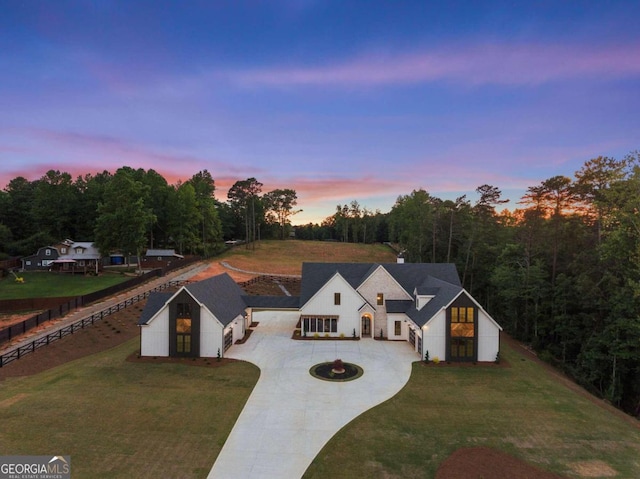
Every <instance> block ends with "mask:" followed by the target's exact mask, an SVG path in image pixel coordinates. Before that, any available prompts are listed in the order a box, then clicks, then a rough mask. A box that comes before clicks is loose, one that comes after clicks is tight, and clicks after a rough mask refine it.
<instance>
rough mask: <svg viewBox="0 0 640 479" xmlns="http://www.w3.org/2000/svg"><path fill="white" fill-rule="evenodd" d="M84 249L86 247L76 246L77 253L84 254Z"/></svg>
mask: <svg viewBox="0 0 640 479" xmlns="http://www.w3.org/2000/svg"><path fill="white" fill-rule="evenodd" d="M83 249H84V248H81V247H78V248H76V254H82V250H83Z"/></svg>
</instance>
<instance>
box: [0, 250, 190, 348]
mask: <svg viewBox="0 0 640 479" xmlns="http://www.w3.org/2000/svg"><path fill="white" fill-rule="evenodd" d="M196 261H200V258H198V257H193V258H189V259H185V260H183V261H181V262H180V263H174V264H172V265H170V266H166V267H164V268H162V269H154V270H151V271H149V272H147V273H144V274H143V275H140V276H137V277H135V278H132V279H130V280H128V281H125V282H123V283H120V284H116V285H113V286H110V287H108V288H105V289H101V290H100V291H96V292H94V293H89V294H85V295H84V296H78V297H73V298H48V301H51V302H52V303H54V304H56V303H57V304H56V305H55V306H53V307H50V309H48V310H47V311H44V312H42V313H40V314H36V315H34V316H31V317H30V318H27V319H25V320H24V321H21V322H19V323H16V324H14V325H12V326H7V327H6V328H2V329H0V344H3V343H6V342H9V341H11V339H13V338H15V337H16V336H19V335H21V334H24V333H26V332H27V331H29V330H30V329H33V328H35V327H37V326H39V325H41V324H42V323H45V322H47V321H50V320H52V319H56V318H61V317H62V316H64V315H65V314H67V313H69V312H70V311H73V310H75V309H78V308H80V307H82V306H85V305H87V304H91V303H94V302H96V301H98V300H100V299H103V298H107V297H109V296H113V295H115V294H118V293H120V292H122V291H125V290H127V289H131V288H134V287H136V286H138V285H140V284H142V283H145V282H147V281H149V280H150V279H153V278H156V277H161V276H164V275H165V274H166V273H168V272H169V271H172V270H174V269H178V268H182V267H184V266H187V265H189V264H191V263H195V262H196ZM6 301H7V303H6V304H5V303H3V302H2V301H0V310H1V311H2V312H8V311H12V309H10V306H11V305H14V303H12V302H13V301H21V300H6ZM24 301H25V303H24V304H23V306H25V305H27V304H31V305H32V306H33V304H32V303H30V302H29V300H24ZM50 304H51V303H50ZM25 309H26V310H28V309H30V308H28V307H26V306H25V307H24V308H23V309H22V310H25ZM33 309H40V308H33Z"/></svg>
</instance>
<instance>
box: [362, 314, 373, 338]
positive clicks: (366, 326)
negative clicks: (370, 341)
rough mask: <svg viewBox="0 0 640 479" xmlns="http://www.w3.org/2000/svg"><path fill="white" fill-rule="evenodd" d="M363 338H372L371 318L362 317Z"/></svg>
mask: <svg viewBox="0 0 640 479" xmlns="http://www.w3.org/2000/svg"><path fill="white" fill-rule="evenodd" d="M362 336H371V318H369V317H367V316H363V317H362Z"/></svg>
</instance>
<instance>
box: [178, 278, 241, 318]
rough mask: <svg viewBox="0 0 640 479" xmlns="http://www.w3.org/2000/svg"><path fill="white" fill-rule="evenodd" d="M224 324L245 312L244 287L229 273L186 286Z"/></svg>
mask: <svg viewBox="0 0 640 479" xmlns="http://www.w3.org/2000/svg"><path fill="white" fill-rule="evenodd" d="M185 289H186V290H187V291H189V293H191V295H192V296H193V297H194V298H196V300H198V301H199V302H201V303H202V304H204V305H205V306H206V308H207V309H208V310H209V311H211V312H212V313H213V315H214V316H215V317H216V318H217V319H218V321H220V322H221V323H222V324H223V325H225V326H226V325H227V324H229V323H230V322H231V321H233V320H234V319H235V318H237V317H238V315H242V314H244V310H245V308H246V305H245V303H244V301H243V299H242V296H244V295H245V292H244V291H243V289H242V288H241V287H240V286H238V285H237V284H236V282H235V281H234V280H233V279H232V278H231V276H229V275H228V274H227V273H223V274H220V275H218V276H213V277H212V278H208V279H205V280H203V281H198V282H196V283H191V284H188V285H187V286H185Z"/></svg>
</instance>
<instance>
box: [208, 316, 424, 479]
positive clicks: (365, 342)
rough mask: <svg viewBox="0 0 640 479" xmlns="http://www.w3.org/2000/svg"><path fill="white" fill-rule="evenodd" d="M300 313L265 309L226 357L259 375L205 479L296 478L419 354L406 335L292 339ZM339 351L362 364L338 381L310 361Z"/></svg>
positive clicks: (404, 377)
mask: <svg viewBox="0 0 640 479" xmlns="http://www.w3.org/2000/svg"><path fill="white" fill-rule="evenodd" d="M298 316H299V315H298V313H288V312H276V313H260V316H259V321H260V324H259V326H258V327H257V328H256V329H255V330H254V331H253V333H252V334H251V337H250V338H249V340H248V341H247V342H246V343H244V344H242V345H234V346H233V347H232V348H231V349H229V352H228V353H229V354H227V357H231V358H235V359H242V360H245V361H249V362H251V363H253V364H255V365H257V366H258V367H259V368H260V371H261V373H260V379H259V380H258V383H257V384H256V386H255V388H254V390H253V392H252V393H251V396H250V397H249V399H248V401H247V404H246V405H245V407H244V409H243V410H242V412H241V414H240V416H239V417H238V420H237V422H236V424H235V426H234V428H233V430H232V431H231V433H230V435H229V437H228V438H227V441H226V442H225V444H224V446H223V448H222V450H221V451H220V454H219V455H218V458H217V460H216V462H215V464H214V465H213V467H212V469H211V471H210V472H209V475H208V479H236V478H238V477H251V478H264V479H272V478H273V479H276V478H277V479H296V478H299V477H301V476H302V475H303V474H304V472H305V470H306V469H307V467H308V466H309V464H310V463H311V461H312V460H313V459H314V458H315V457H316V455H317V454H318V453H319V452H320V450H321V449H322V447H323V446H324V445H325V444H326V443H327V441H329V439H331V437H332V436H333V435H334V434H335V433H336V432H338V431H339V430H340V429H341V428H342V427H343V426H345V425H346V424H347V423H349V422H350V421H351V420H352V419H354V418H355V417H357V416H359V415H360V414H362V413H363V412H365V411H366V410H368V409H370V408H372V407H373V406H376V405H377V404H380V403H381V402H383V401H386V400H387V399H389V398H391V397H393V396H394V395H395V394H397V393H398V391H400V389H402V387H403V386H404V385H405V384H406V383H407V381H408V380H409V376H410V375H411V363H412V362H414V361H417V360H418V357H417V355H416V354H415V353H414V352H413V351H412V348H411V347H410V346H409V345H408V344H407V343H406V342H404V341H398V342H394V341H375V340H373V339H362V340H360V341H323V340H319V341H294V340H292V339H291V334H292V332H293V330H294V328H295V325H296V323H297V321H298ZM337 358H340V359H342V360H343V361H345V362H350V363H355V364H358V365H359V366H361V367H362V368H363V369H364V374H363V376H362V377H360V378H358V379H356V380H354V381H349V382H342V383H334V382H328V381H322V380H319V379H316V378H313V377H312V376H311V375H310V374H309V369H310V368H311V366H313V365H314V364H317V363H321V362H326V361H333V360H334V359H337Z"/></svg>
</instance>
